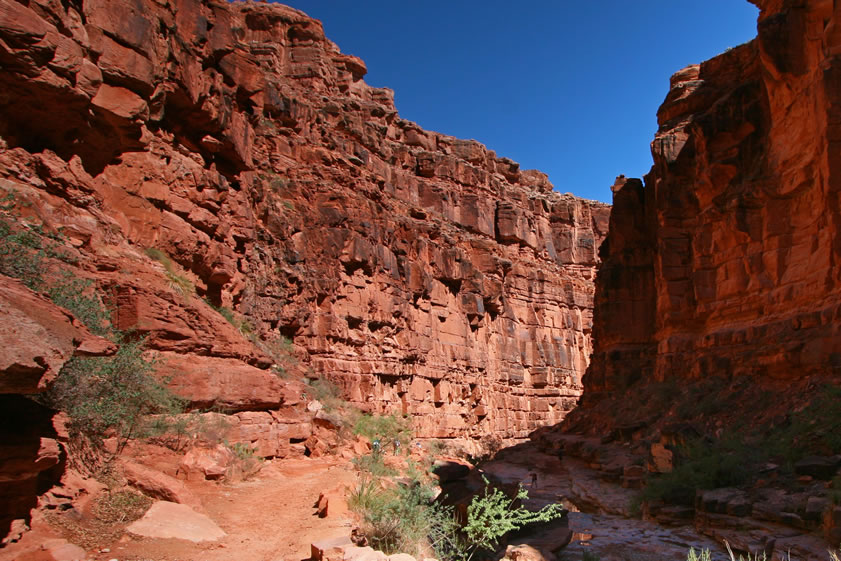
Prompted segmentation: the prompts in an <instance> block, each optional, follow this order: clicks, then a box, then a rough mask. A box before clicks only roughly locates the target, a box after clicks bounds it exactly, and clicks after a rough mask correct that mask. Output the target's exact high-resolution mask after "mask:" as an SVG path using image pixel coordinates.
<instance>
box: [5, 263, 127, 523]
mask: <svg viewBox="0 0 841 561" xmlns="http://www.w3.org/2000/svg"><path fill="white" fill-rule="evenodd" d="M0 349H2V351H0V537H4V536H5V535H6V534H7V533H8V531H9V528H10V526H11V524H12V522H13V521H14V520H17V519H26V518H27V517H28V515H29V511H30V509H31V508H32V507H34V506H35V504H36V497H37V495H39V494H41V493H43V492H45V491H46V490H48V489H49V488H50V487H52V486H53V485H54V484H55V483H57V482H58V480H59V479H60V478H61V475H62V473H63V472H64V464H65V460H66V453H65V450H64V448H63V447H62V445H61V444H60V443H59V441H58V439H57V437H58V435H57V433H56V430H55V428H54V427H53V423H52V418H53V414H54V412H53V411H51V410H50V409H48V408H46V407H44V406H42V405H39V404H37V403H35V402H34V401H33V400H31V399H29V398H28V397H24V396H23V395H22V394H37V393H40V392H43V391H44V390H45V389H46V388H47V387H49V385H50V383H51V382H52V380H53V379H54V378H55V376H56V375H57V374H58V371H59V370H60V369H61V367H62V366H63V365H64V363H65V362H67V361H68V360H70V358H71V357H73V356H96V355H103V354H108V353H110V352H113V351H114V347H113V344H111V343H110V341H107V340H105V339H102V338H101V337H97V336H95V335H93V334H91V333H90V332H89V331H88V330H87V329H86V328H85V327H84V326H82V325H81V324H80V323H79V322H78V321H76V320H75V319H74V318H73V316H72V315H70V314H69V313H67V311H65V310H63V309H61V308H59V307H58V306H56V305H55V304H53V303H52V302H50V301H49V300H47V299H46V298H45V297H44V296H42V295H39V294H36V293H35V292H33V291H31V290H29V289H28V288H26V287H25V286H24V285H23V284H22V283H21V282H20V281H18V280H15V279H12V278H9V277H6V276H3V275H0Z"/></svg>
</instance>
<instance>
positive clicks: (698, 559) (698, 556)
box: [686, 547, 712, 561]
mask: <svg viewBox="0 0 841 561" xmlns="http://www.w3.org/2000/svg"><path fill="white" fill-rule="evenodd" d="M686 561H712V554H711V553H710V550H709V549H699V550H698V552H697V553H696V552H695V548H694V547H690V548H689V553H688V554H687V555H686Z"/></svg>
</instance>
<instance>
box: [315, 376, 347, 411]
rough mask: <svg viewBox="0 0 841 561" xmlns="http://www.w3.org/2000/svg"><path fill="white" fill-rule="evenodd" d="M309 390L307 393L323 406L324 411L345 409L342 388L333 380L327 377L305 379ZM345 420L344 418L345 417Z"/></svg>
mask: <svg viewBox="0 0 841 561" xmlns="http://www.w3.org/2000/svg"><path fill="white" fill-rule="evenodd" d="M306 382H307V385H308V386H309V390H307V394H308V395H309V396H310V397H311V398H313V399H315V400H317V401H318V402H319V403H321V404H322V405H323V406H324V411H326V412H328V413H329V412H334V411H341V410H344V409H347V406H348V403H347V402H346V401H345V400H344V398H343V397H342V390H341V388H339V386H337V385H336V383H335V382H333V381H331V380H328V379H327V378H316V379H315V380H306ZM345 421H346V419H345Z"/></svg>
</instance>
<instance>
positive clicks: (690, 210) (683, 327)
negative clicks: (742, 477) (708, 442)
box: [584, 1, 841, 401]
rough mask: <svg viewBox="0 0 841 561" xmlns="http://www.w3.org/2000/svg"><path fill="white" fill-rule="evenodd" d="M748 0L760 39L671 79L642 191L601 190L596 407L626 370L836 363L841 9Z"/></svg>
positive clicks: (818, 367) (840, 291)
mask: <svg viewBox="0 0 841 561" xmlns="http://www.w3.org/2000/svg"><path fill="white" fill-rule="evenodd" d="M755 3H756V4H757V5H758V6H759V7H760V11H761V13H760V16H759V21H758V37H757V39H755V40H753V41H751V42H749V43H746V44H744V45H741V46H738V47H735V48H733V49H730V50H728V51H727V52H726V53H724V54H722V55H720V56H718V57H716V58H714V59H712V60H710V61H707V62H704V63H702V64H700V65H695V66H690V67H688V68H685V69H683V70H681V71H679V72H677V73H676V74H675V75H674V76H672V79H671V89H670V90H669V93H668V95H667V96H666V99H665V101H664V102H663V105H662V106H661V107H660V110H659V112H658V120H659V125H660V126H659V130H658V131H657V134H656V136H655V138H654V141H653V142H652V153H653V156H654V167H653V168H652V170H651V172H650V173H649V174H648V175H647V176H646V177H645V186H644V187H643V185H642V183H640V182H638V181H633V180H631V181H624V180H623V181H619V182H617V185H616V186H615V187H614V191H615V194H614V208H613V215H612V216H611V223H610V234H609V236H608V238H607V240H606V242H605V244H604V245H603V247H602V257H603V259H604V263H603V265H602V269H601V272H600V273H599V277H598V280H597V289H596V298H595V300H596V309H595V325H594V329H593V334H594V339H595V341H596V343H595V350H594V354H593V358H592V363H591V366H590V370H589V371H588V373H587V375H586V376H585V378H584V380H585V382H584V384H585V390H586V392H587V393H588V394H590V395H592V400H593V401H597V400H598V398H599V394H600V392H604V391H605V390H614V389H618V388H623V387H627V385H628V384H629V383H632V382H633V381H635V380H638V379H643V380H644V381H649V382H658V381H664V380H670V379H678V380H690V379H703V378H707V377H711V376H724V377H727V378H738V377H750V378H751V379H752V380H754V381H759V382H763V383H765V382H767V383H769V384H774V383H780V384H787V383H790V382H792V381H802V380H806V379H807V378H808V377H810V376H818V377H820V376H831V375H837V374H838V373H839V372H841V337H839V335H841V241H840V240H841V205H840V204H839V192H841V32H839V27H838V25H839V20H838V17H839V14H838V10H837V7H836V8H835V9H833V3H832V2H828V1H813V2H799V3H796V4H797V5H795V3H792V2H782V1H780V2H772V1H769V2H761V1H759V2H755ZM588 401H589V400H588Z"/></svg>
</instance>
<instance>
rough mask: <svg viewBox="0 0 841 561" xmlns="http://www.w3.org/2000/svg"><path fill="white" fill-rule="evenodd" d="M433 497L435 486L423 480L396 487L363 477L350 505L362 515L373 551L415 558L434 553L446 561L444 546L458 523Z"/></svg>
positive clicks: (378, 477)
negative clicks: (403, 554)
mask: <svg viewBox="0 0 841 561" xmlns="http://www.w3.org/2000/svg"><path fill="white" fill-rule="evenodd" d="M434 497H435V493H434V491H433V489H432V486H431V485H430V484H429V483H428V482H427V481H423V480H422V479H420V478H417V477H410V478H409V481H408V482H407V483H401V484H395V483H392V482H390V481H388V482H387V481H386V480H384V478H383V477H381V476H375V475H373V474H371V473H363V474H362V476H361V477H360V481H359V483H358V485H357V487H356V489H355V490H354V491H352V492H351V494H350V496H349V500H348V505H349V506H350V508H351V509H352V510H353V511H355V512H357V513H358V514H359V515H360V517H361V519H362V524H361V530H362V533H363V534H364V535H365V537H366V538H367V539H368V542H369V543H370V545H371V546H372V547H373V548H375V549H378V550H380V551H383V552H385V553H388V554H392V553H398V552H403V553H410V554H413V555H421V554H423V553H424V552H429V551H430V550H432V552H434V554H435V556H436V557H438V558H439V559H442V560H443V559H448V557H447V556H446V555H445V553H446V550H445V549H443V548H442V546H443V545H444V544H445V543H446V542H447V541H448V540H447V539H446V538H448V537H449V535H450V532H454V530H455V522H454V517H453V514H452V509H450V508H449V507H444V506H441V505H438V504H435V503H434V502H433V499H434ZM453 535H454V534H453Z"/></svg>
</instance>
